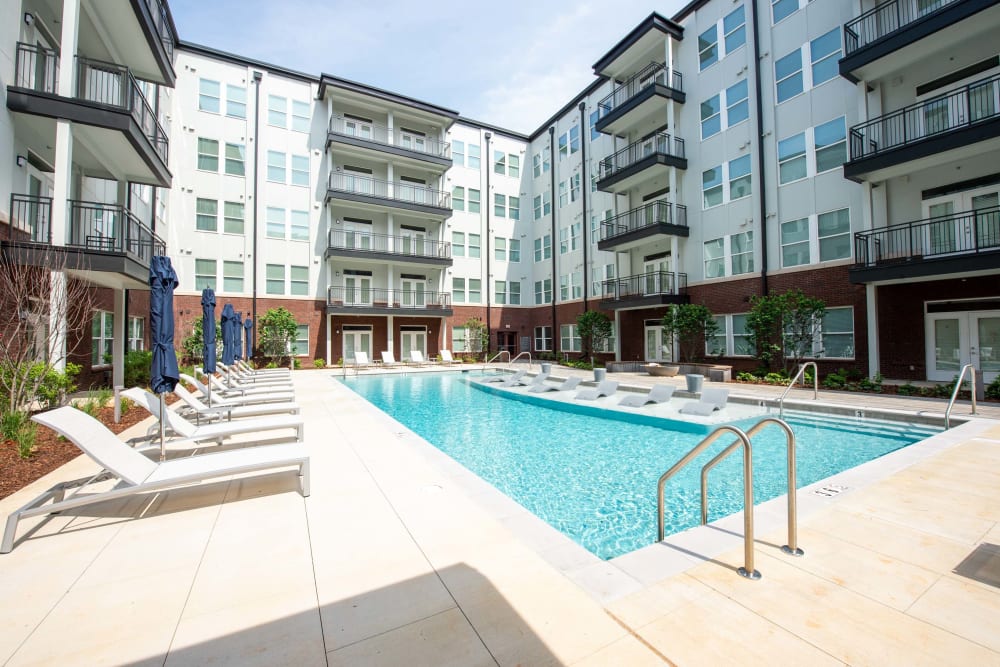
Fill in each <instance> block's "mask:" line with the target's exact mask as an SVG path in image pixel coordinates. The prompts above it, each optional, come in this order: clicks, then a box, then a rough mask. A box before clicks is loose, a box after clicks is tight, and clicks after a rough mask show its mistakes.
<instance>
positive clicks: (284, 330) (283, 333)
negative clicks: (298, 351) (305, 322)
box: [257, 308, 299, 362]
mask: <svg viewBox="0 0 1000 667" xmlns="http://www.w3.org/2000/svg"><path fill="white" fill-rule="evenodd" d="M257 326H258V332H259V336H260V350H261V352H262V353H263V355H264V356H265V357H269V358H271V359H276V360H277V361H279V362H284V360H285V359H287V358H288V346H289V344H290V343H291V342H292V341H293V340H295V334H296V332H297V331H298V327H299V325H298V323H297V322H296V321H295V316H294V315H292V314H291V313H290V312H289V311H288V310H286V309H285V308H271V309H270V310H268V311H267V312H266V313H264V315H263V317H261V318H260V320H259V321H258V323H257Z"/></svg>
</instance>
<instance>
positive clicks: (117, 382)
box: [111, 289, 128, 387]
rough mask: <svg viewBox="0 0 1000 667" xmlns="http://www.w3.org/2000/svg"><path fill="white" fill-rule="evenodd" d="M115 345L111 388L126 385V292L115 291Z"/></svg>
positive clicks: (112, 350) (112, 356) (112, 353)
mask: <svg viewBox="0 0 1000 667" xmlns="http://www.w3.org/2000/svg"><path fill="white" fill-rule="evenodd" d="M114 299H115V305H114V325H115V329H114V344H113V345H112V347H111V369H112V372H111V378H112V382H111V386H112V387H119V386H124V384H125V341H127V340H128V338H127V337H128V322H126V321H125V290H124V289H116V290H114Z"/></svg>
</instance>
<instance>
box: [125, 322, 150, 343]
mask: <svg viewBox="0 0 1000 667" xmlns="http://www.w3.org/2000/svg"><path fill="white" fill-rule="evenodd" d="M144 328H145V320H143V319H142V318H141V317H130V318H128V349H130V350H143V349H145V348H146V337H145V336H144V335H143V330H144Z"/></svg>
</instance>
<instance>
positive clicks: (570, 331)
mask: <svg viewBox="0 0 1000 667" xmlns="http://www.w3.org/2000/svg"><path fill="white" fill-rule="evenodd" d="M559 349H560V350H562V351H563V352H579V351H580V350H581V349H582V348H581V347H580V333H579V332H578V331H577V329H576V325H575V324H560V325H559Z"/></svg>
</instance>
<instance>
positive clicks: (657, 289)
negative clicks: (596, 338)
mask: <svg viewBox="0 0 1000 667" xmlns="http://www.w3.org/2000/svg"><path fill="white" fill-rule="evenodd" d="M674 275H675V274H674V273H673V272H671V271H650V272H649V273H640V274H638V275H634V276H624V277H622V278H612V279H611V280H605V281H604V282H603V283H601V288H602V290H601V291H602V296H601V298H602V299H604V300H606V301H619V300H622V299H635V298H639V297H645V296H663V295H667V296H676V295H679V294H682V293H683V292H684V291H686V290H687V274H686V273H678V274H676V276H677V280H676V281H675V280H674Z"/></svg>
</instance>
